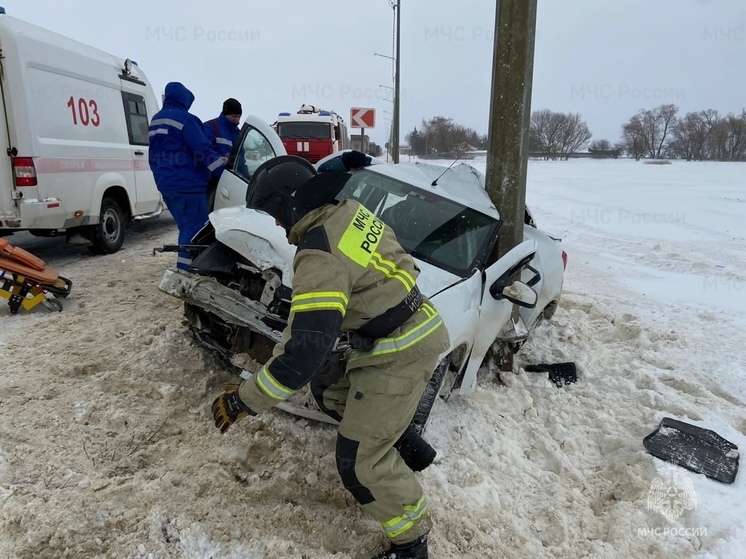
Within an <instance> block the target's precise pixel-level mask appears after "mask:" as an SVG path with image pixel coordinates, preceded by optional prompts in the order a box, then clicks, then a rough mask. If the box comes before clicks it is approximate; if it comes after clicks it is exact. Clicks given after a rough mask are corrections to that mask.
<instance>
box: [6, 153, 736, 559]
mask: <svg viewBox="0 0 746 559" xmlns="http://www.w3.org/2000/svg"><path fill="white" fill-rule="evenodd" d="M474 165H475V166H477V167H479V168H481V169H482V170H484V162H483V161H482V162H479V161H477V162H475V163H474ZM527 198H528V205H529V207H530V208H531V210H532V211H533V213H534V217H535V218H536V220H537V222H538V224H539V227H540V228H542V229H544V230H546V231H547V232H549V233H550V234H552V235H554V236H558V237H562V238H563V245H564V249H565V250H566V251H567V253H568V255H569V263H568V268H567V273H566V279H565V291H564V295H563V300H562V303H561V305H560V308H559V310H558V311H557V313H556V315H555V317H554V318H553V319H552V320H551V321H549V322H547V323H544V324H542V325H540V326H539V328H538V329H537V331H536V332H535V333H534V336H533V338H532V339H531V341H530V342H529V343H528V344H527V345H526V346H525V347H524V349H523V350H522V351H521V352H520V353H519V354H518V356H517V359H516V374H503V376H502V378H501V379H498V378H497V376H496V374H495V372H494V371H487V370H484V371H482V373H481V379H480V388H479V390H478V391H477V392H476V393H475V394H473V395H470V396H466V397H460V396H454V397H453V398H451V400H450V401H449V402H448V403H443V402H438V403H437V406H436V408H435V411H434V418H433V420H432V423H431V425H430V427H429V428H428V433H427V435H428V438H429V439H430V441H431V442H432V444H433V445H434V446H435V447H436V449H437V450H438V459H437V461H436V463H435V464H434V465H433V466H431V467H430V468H429V469H427V470H426V471H425V472H423V473H422V474H420V479H421V481H422V483H423V485H424V486H425V489H426V492H427V494H428V497H429V502H430V510H431V514H432V516H433V520H434V522H435V528H434V530H433V532H432V538H431V542H432V545H431V556H432V557H433V558H436V559H446V558H452V559H457V558H459V559H460V558H474V559H477V558H479V559H484V558H490V559H492V558H521V559H523V558H567V559H570V558H572V559H576V558H580V557H586V558H594V559H595V558H630V559H632V558H640V557H656V558H669V557H670V558H676V559H682V558H697V559H714V558H733V559H736V558H741V557H743V556H744V551H743V550H744V549H746V478H745V477H744V476H746V474H744V473H741V474H739V476H738V477H737V479H736V481H735V483H733V484H732V485H726V484H722V483H719V482H716V481H712V480H709V479H706V478H704V477H703V476H701V475H697V474H694V473H691V472H689V471H688V470H684V469H682V468H671V467H670V466H667V465H666V464H664V463H662V462H661V461H659V460H657V459H654V458H653V457H651V456H650V455H649V454H647V453H646V452H645V450H644V448H643V446H642V439H643V438H644V437H645V435H647V434H648V433H650V432H651V431H652V430H653V429H654V428H655V427H656V426H657V425H658V423H659V421H660V420H661V419H662V418H663V417H673V418H675V419H680V420H683V421H687V422H691V423H694V424H697V425H700V426H703V427H706V428H709V429H713V430H715V431H717V432H718V433H719V434H720V435H722V436H724V437H725V438H727V439H728V440H730V441H732V442H734V443H735V444H737V445H738V446H739V448H740V449H744V448H746V351H745V350H744V346H746V338H745V337H744V326H746V319H745V318H744V312H745V311H746V296H745V295H746V283H745V280H746V164H727V163H686V162H674V163H673V164H672V165H664V166H655V165H644V164H642V163H641V162H634V161H627V160H623V161H592V160H576V161H569V162H544V161H531V162H530V164H529V184H528V191H527ZM175 239H176V229H175V226H174V224H173V221H172V220H171V219H170V217H169V216H164V217H162V218H161V219H159V220H158V221H156V222H153V223H150V224H139V225H137V231H134V230H133V231H132V232H131V233H130V235H129V238H128V239H127V241H125V248H124V249H123V250H122V251H121V252H119V253H117V254H115V255H111V256H105V257H91V256H89V255H88V254H87V252H86V251H85V249H81V248H76V247H68V246H65V245H64V242H63V241H62V240H60V239H35V238H32V237H29V236H27V235H25V234H23V235H17V236H15V237H10V238H9V240H10V241H11V242H13V243H15V244H17V245H18V246H21V247H23V248H27V249H29V250H31V251H33V252H34V253H35V254H36V255H38V256H40V257H41V258H44V259H45V260H46V261H47V262H48V264H50V265H51V266H54V267H56V268H57V269H58V270H59V271H60V272H61V274H62V275H64V276H66V277H68V278H70V279H72V280H73V282H74V286H73V292H72V294H71V296H70V297H69V298H68V299H67V300H65V301H64V305H65V309H64V311H63V312H61V313H55V314H52V313H49V312H48V311H47V310H46V309H44V308H43V307H41V306H39V307H37V308H36V309H34V310H32V311H31V312H26V311H21V312H20V313H19V314H18V315H16V316H11V315H10V314H9V309H8V307H7V305H5V303H4V301H0V321H1V322H0V324H2V329H1V330H0V355H1V356H2V359H1V361H0V362H2V374H0V558H1V559H11V558H12V559H31V558H34V559H45V558H55V559H56V558H61V557H70V558H73V557H74V558H94V557H95V558H99V557H100V558H146V557H148V558H154V559H170V558H188V559H208V558H215V559H238V558H239V557H240V558H251V559H258V558H294V559H301V558H303V559H326V558H335V559H348V558H355V559H358V558H360V559H367V558H368V557H369V556H370V555H372V552H373V551H375V550H376V549H378V548H379V547H380V546H382V545H383V544H384V541H383V537H382V535H381V533H380V531H379V529H378V528H377V526H376V525H375V523H374V522H373V521H372V520H370V519H368V518H367V517H365V516H364V515H362V514H361V512H360V510H359V509H358V508H357V506H356V505H355V503H354V501H353V499H352V498H351V497H350V496H349V495H348V494H347V493H346V491H345V490H344V488H343V487H342V484H341V482H340V481H339V480H338V477H337V473H336V469H335V465H334V436H335V431H334V428H333V427H331V426H328V425H320V424H316V423H311V422H308V421H306V420H303V419H299V418H295V417H293V416H290V415H287V414H284V413H283V412H280V411H273V412H269V413H267V414H264V415H263V416H261V417H259V418H254V419H247V420H244V422H242V423H241V424H239V426H237V427H236V428H234V429H231V431H230V432H229V433H228V434H226V435H224V436H221V435H220V434H219V433H218V431H217V430H216V429H215V428H214V426H213V424H212V416H211V414H210V404H211V402H212V400H213V399H214V397H215V396H216V395H217V394H218V393H219V392H220V391H221V389H222V384H223V383H224V382H230V381H231V380H233V377H231V376H230V375H229V374H227V373H226V372H224V370H222V367H221V363H220V361H218V360H217V359H215V358H214V357H212V356H209V355H207V354H206V353H205V352H204V351H203V349H202V348H201V347H200V346H199V345H197V344H196V343H195V342H194V341H193V340H192V339H191V337H190V335H189V334H188V332H187V330H186V328H185V326H184V325H183V324H182V322H181V305H180V303H179V302H178V301H177V300H176V299H172V298H170V297H168V296H167V295H164V294H162V293H160V292H159V291H158V290H157V288H156V285H157V283H158V280H159V279H160V277H161V275H162V273H163V270H164V269H165V268H166V267H168V266H171V265H172V264H173V260H174V255H173V254H159V255H157V256H153V255H152V248H153V247H154V246H159V245H161V244H164V243H172V242H175ZM566 360H567V361H575V362H576V363H577V365H578V369H579V381H578V383H577V384H575V385H572V386H569V387H565V388H563V389H557V388H555V387H554V386H553V385H552V384H550V383H549V382H548V381H547V380H546V377H545V376H544V375H537V374H536V373H526V372H525V371H524V370H523V366H525V365H527V364H530V363H538V362H547V361H566ZM656 480H658V483H660V482H661V480H662V482H663V483H664V485H666V486H667V487H668V488H669V489H671V490H672V491H671V495H672V501H671V504H673V505H678V507H677V506H674V507H673V508H671V510H668V512H669V514H668V518H667V517H666V516H665V515H664V514H663V512H664V511H663V510H662V507H661V506H660V503H658V504H656V502H655V501H649V496H650V495H651V489H652V488H653V486H654V483H656Z"/></svg>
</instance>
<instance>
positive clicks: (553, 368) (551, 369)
mask: <svg viewBox="0 0 746 559" xmlns="http://www.w3.org/2000/svg"><path fill="white" fill-rule="evenodd" d="M524 370H525V371H526V372H527V373H549V380H551V381H552V382H553V383H554V384H555V385H556V386H557V388H562V387H563V386H567V385H568V384H574V383H576V382H578V370H577V367H575V363H573V362H572V361H569V362H567V363H539V364H538V365H528V366H527V367H526V368H525V369H524Z"/></svg>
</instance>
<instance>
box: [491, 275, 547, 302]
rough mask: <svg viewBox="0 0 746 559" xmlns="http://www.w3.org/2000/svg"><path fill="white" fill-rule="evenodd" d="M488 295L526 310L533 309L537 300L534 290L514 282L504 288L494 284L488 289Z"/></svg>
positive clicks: (537, 296) (519, 282) (524, 284)
mask: <svg viewBox="0 0 746 559" xmlns="http://www.w3.org/2000/svg"><path fill="white" fill-rule="evenodd" d="M490 295H492V296H493V297H494V298H495V299H498V300H500V299H507V300H508V301H510V302H511V303H513V304H514V305H518V306H519V307H525V308H527V309H533V308H534V307H535V306H536V302H537V301H538V300H539V295H538V294H537V293H536V290H534V288H533V287H531V286H529V285H528V284H526V283H523V282H522V281H514V282H513V283H511V284H510V285H506V286H500V285H499V284H498V283H497V282H495V283H494V284H492V287H491V288H490Z"/></svg>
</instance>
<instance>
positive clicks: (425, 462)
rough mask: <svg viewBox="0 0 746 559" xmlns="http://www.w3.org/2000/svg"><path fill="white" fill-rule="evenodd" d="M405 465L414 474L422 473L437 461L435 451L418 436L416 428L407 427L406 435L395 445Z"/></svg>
mask: <svg viewBox="0 0 746 559" xmlns="http://www.w3.org/2000/svg"><path fill="white" fill-rule="evenodd" d="M394 448H395V449H396V450H398V451H399V455H400V456H401V457H402V460H404V463H405V464H406V465H407V466H409V469H410V470H412V471H413V472H421V471H422V470H424V469H425V468H427V467H428V466H429V465H430V464H432V463H433V460H435V455H436V452H435V449H434V448H433V447H431V446H430V445H429V444H428V442H427V441H426V440H425V439H423V438H422V437H420V436H419V435H418V434H417V431H415V430H414V427H412V426H411V425H410V426H409V427H407V430H406V431H404V434H403V435H402V436H401V437H399V440H398V441H396V443H395V444H394Z"/></svg>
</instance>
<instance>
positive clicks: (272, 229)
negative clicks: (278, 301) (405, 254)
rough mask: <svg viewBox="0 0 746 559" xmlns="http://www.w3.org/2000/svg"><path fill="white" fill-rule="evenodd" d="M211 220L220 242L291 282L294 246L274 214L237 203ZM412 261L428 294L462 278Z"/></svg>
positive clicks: (261, 268)
mask: <svg viewBox="0 0 746 559" xmlns="http://www.w3.org/2000/svg"><path fill="white" fill-rule="evenodd" d="M210 222H211V223H212V225H213V227H214V228H215V237H216V238H217V239H218V240H219V241H220V242H221V243H223V244H224V245H226V246H227V247H229V248H231V249H233V250H235V251H236V252H238V253H239V254H241V255H243V256H244V257H245V258H246V259H247V260H249V261H250V262H251V263H252V264H254V265H255V266H256V267H257V268H259V269H260V270H267V269H270V268H275V269H278V270H280V271H281V272H282V282H283V283H284V284H285V285H287V286H288V287H291V286H292V281H293V258H294V257H295V251H296V247H295V246H293V245H291V244H290V243H288V241H287V237H286V236H285V230H284V229H283V228H282V227H279V226H278V225H276V224H275V220H274V218H272V217H270V216H269V215H267V214H263V213H261V212H257V211H256V210H252V209H249V208H245V207H241V206H239V207H233V208H224V209H222V210H217V211H215V212H212V213H211V214H210ZM415 262H416V264H417V267H418V268H420V276H419V277H418V278H417V285H418V286H419V288H420V291H422V293H424V294H425V295H426V296H428V297H433V296H434V295H435V294H436V293H439V292H440V291H442V290H443V289H446V288H447V287H450V286H451V285H454V284H455V283H458V282H460V281H461V278H459V277H458V276H456V275H455V274H452V273H450V272H447V271H445V270H442V269H440V268H438V267H436V266H433V265H431V264H428V263H427V262H423V261H421V260H418V259H416V258H415Z"/></svg>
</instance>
